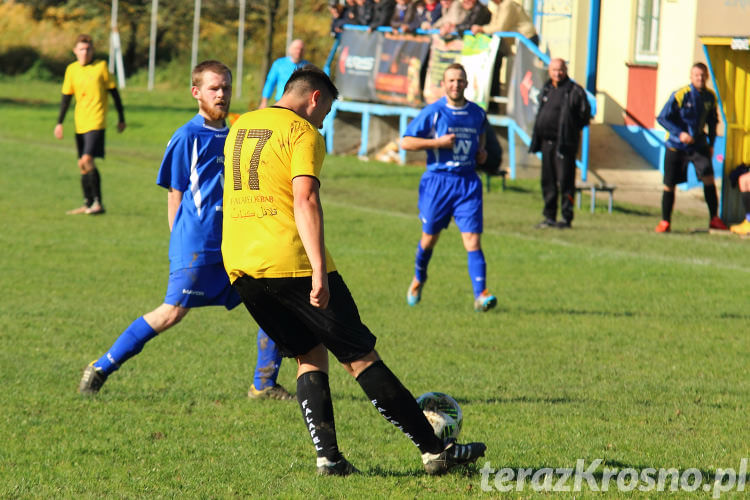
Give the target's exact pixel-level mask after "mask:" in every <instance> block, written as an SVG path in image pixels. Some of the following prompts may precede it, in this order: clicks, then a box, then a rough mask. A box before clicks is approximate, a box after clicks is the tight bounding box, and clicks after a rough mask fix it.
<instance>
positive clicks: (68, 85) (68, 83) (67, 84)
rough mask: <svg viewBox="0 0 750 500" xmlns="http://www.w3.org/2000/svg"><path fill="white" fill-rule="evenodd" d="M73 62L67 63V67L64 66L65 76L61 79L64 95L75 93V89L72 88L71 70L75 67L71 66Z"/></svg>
mask: <svg viewBox="0 0 750 500" xmlns="http://www.w3.org/2000/svg"><path fill="white" fill-rule="evenodd" d="M73 64H75V63H73ZM73 64H69V65H68V67H67V68H65V78H64V79H63V85H62V93H63V94H65V95H73V94H74V93H75V89H74V88H73V72H74V71H75V68H74V67H73Z"/></svg>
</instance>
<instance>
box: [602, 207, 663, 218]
mask: <svg viewBox="0 0 750 500" xmlns="http://www.w3.org/2000/svg"><path fill="white" fill-rule="evenodd" d="M612 211H613V212H617V213H620V214H625V215H637V216H639V217H654V214H655V212H653V211H649V210H644V209H641V208H630V207H620V206H617V205H614V206H613V207H612Z"/></svg>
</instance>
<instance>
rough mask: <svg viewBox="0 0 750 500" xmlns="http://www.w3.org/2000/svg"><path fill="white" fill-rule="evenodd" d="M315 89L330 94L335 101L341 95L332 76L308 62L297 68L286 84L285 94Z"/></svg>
mask: <svg viewBox="0 0 750 500" xmlns="http://www.w3.org/2000/svg"><path fill="white" fill-rule="evenodd" d="M313 90H319V91H321V92H323V93H325V94H328V95H329V96H330V97H331V99H332V100H334V101H335V100H336V99H337V98H338V96H339V89H337V88H336V85H334V84H333V82H332V81H331V78H330V77H329V76H328V75H326V74H325V73H324V72H323V70H321V69H320V68H318V67H317V66H313V65H312V64H307V65H305V66H303V67H301V68H299V69H297V70H295V71H294V73H292V76H290V77H289V80H287V82H286V85H285V86H284V93H285V94H286V93H287V92H298V93H304V92H309V91H313Z"/></svg>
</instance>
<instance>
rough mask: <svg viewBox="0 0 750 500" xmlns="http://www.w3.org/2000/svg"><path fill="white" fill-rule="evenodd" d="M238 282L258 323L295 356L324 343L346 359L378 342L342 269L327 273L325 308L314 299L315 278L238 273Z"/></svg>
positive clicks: (236, 285) (284, 353)
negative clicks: (258, 276)
mask: <svg viewBox="0 0 750 500" xmlns="http://www.w3.org/2000/svg"><path fill="white" fill-rule="evenodd" d="M233 286H234V288H235V290H237V292H238V293H239V294H240V297H242V302H244V303H245V307H247V310H248V311H250V314H251V315H252V316H253V318H254V319H255V321H257V322H258V325H259V326H260V327H261V328H263V330H265V332H266V333H267V334H268V336H269V337H271V339H273V341H274V342H276V346H277V347H278V348H279V352H280V353H281V355H282V356H285V357H288V358H294V357H297V356H300V355H302V354H305V353H307V352H309V351H310V350H311V349H312V348H313V347H315V346H317V345H318V344H323V345H324V346H325V347H326V348H327V349H328V350H329V351H331V353H333V355H334V356H336V359H338V360H339V361H340V362H342V363H349V362H351V361H355V360H357V359H360V358H362V357H363V356H365V355H366V354H368V353H369V352H370V351H372V350H373V349H374V348H375V335H373V334H372V332H370V330H369V329H368V328H367V327H366V326H365V325H364V324H363V323H362V321H361V320H360V319H359V311H358V310H357V305H356V304H355V303H354V299H353V298H352V295H351V293H349V289H348V288H347V287H346V283H344V280H343V279H342V278H341V275H340V274H339V273H338V272H336V271H334V272H332V273H328V287H329V289H330V292H331V299H330V301H329V302H328V307H327V308H326V309H319V308H317V307H314V306H312V305H311V304H310V289H311V287H312V278H310V277H303V278H257V279H256V278H251V277H250V276H243V277H240V278H237V279H236V280H235V281H234V283H233Z"/></svg>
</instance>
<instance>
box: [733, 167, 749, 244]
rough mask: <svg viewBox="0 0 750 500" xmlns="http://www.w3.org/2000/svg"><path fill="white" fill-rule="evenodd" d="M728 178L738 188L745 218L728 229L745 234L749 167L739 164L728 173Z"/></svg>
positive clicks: (747, 229)
mask: <svg viewBox="0 0 750 500" xmlns="http://www.w3.org/2000/svg"><path fill="white" fill-rule="evenodd" d="M729 180H730V181H731V183H732V186H734V187H738V188H739V189H740V197H742V204H743V205H744V207H745V220H743V221H742V222H740V223H739V224H734V225H732V226H730V228H729V229H730V230H731V231H732V232H733V233H735V234H740V235H743V236H747V235H748V234H750V169H748V167H747V165H744V164H743V165H739V166H738V167H737V168H735V169H734V170H732V173H731V174H729Z"/></svg>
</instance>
